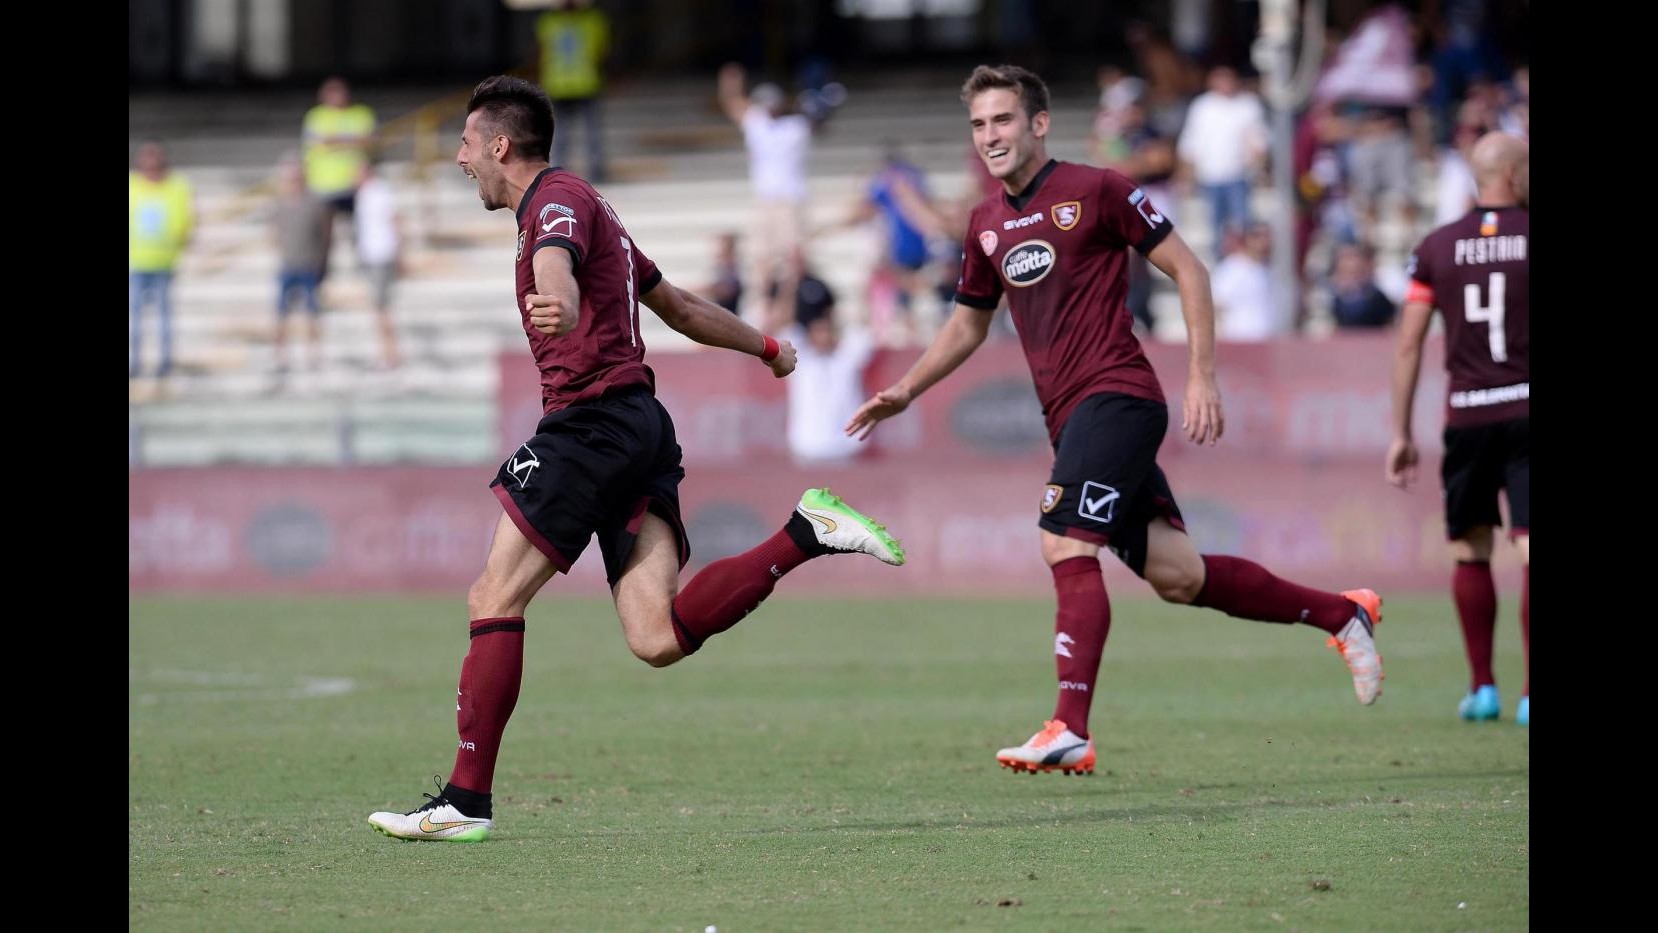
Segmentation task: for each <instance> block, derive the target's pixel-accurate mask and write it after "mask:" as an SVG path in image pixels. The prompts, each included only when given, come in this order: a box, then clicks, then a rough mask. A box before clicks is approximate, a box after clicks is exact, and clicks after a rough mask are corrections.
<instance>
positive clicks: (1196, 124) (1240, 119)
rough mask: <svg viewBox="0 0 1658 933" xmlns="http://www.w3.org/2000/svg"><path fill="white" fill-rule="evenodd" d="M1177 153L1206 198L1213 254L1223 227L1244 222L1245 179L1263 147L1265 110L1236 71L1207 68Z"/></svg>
mask: <svg viewBox="0 0 1658 933" xmlns="http://www.w3.org/2000/svg"><path fill="white" fill-rule="evenodd" d="M1177 151H1178V152H1179V154H1180V158H1181V161H1183V162H1185V163H1186V164H1187V165H1188V166H1190V170H1191V174H1192V178H1193V180H1194V181H1196V182H1197V186H1198V190H1199V191H1201V192H1202V193H1203V196H1204V198H1205V199H1207V200H1208V202H1209V207H1210V210H1211V212H1212V215H1213V217H1214V223H1215V232H1214V236H1215V254H1216V255H1217V256H1218V255H1220V254H1221V251H1220V247H1221V243H1222V241H1223V238H1224V236H1225V232H1226V230H1227V228H1231V229H1233V230H1242V229H1243V228H1244V227H1245V226H1247V225H1248V224H1249V179H1250V176H1251V175H1252V174H1253V173H1254V172H1255V171H1256V170H1257V169H1259V168H1260V166H1261V160H1262V159H1263V158H1265V156H1266V151H1267V118H1266V108H1265V107H1263V106H1262V105H1261V99H1260V98H1259V97H1256V96H1255V94H1254V93H1253V92H1251V91H1247V90H1244V88H1243V85H1242V83H1240V82H1239V80H1238V73H1237V72H1236V71H1234V70H1232V69H1231V68H1228V67H1226V66H1225V65H1222V66H1220V67H1217V68H1215V69H1214V70H1213V71H1211V72H1209V90H1208V91H1207V92H1206V93H1203V94H1199V95H1198V96H1197V98H1196V99H1195V100H1193V101H1192V106H1191V109H1189V110H1188V111H1187V112H1186V126H1185V127H1184V128H1183V129H1182V130H1181V131H1180V142H1179V144H1178V146H1177Z"/></svg>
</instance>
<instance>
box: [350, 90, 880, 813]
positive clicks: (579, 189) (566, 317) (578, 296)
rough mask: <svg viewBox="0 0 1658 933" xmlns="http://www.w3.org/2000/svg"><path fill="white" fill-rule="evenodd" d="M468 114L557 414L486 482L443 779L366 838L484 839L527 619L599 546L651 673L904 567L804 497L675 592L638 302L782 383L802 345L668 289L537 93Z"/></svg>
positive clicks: (496, 99) (662, 419)
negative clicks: (752, 621) (795, 589)
mask: <svg viewBox="0 0 1658 933" xmlns="http://www.w3.org/2000/svg"><path fill="white" fill-rule="evenodd" d="M466 113H467V116H466V126H465V129H464V130H463V132H462V135H461V146H460V151H459V152H458V153H457V154H456V156H455V161H456V162H457V163H458V164H459V165H460V167H461V170H462V171H463V172H465V173H466V175H467V177H469V178H472V179H473V180H474V181H476V182H477V185H478V197H479V198H480V199H482V201H483V202H484V207H485V208H486V209H488V210H492V211H493V210H499V209H501V208H503V207H505V208H511V209H512V210H513V212H514V214H515V215H516V217H517V221H518V255H517V258H516V263H517V265H516V281H517V292H518V304H519V307H520V309H521V311H520V313H521V314H522V316H523V322H524V333H525V334H526V335H527V336H528V337H529V341H530V351H531V353H532V354H534V356H535V362H536V365H537V367H538V368H539V369H540V370H541V394H542V400H543V406H542V410H543V417H542V419H541V423H540V424H539V425H537V427H536V434H535V436H534V437H532V438H530V439H529V440H527V441H525V442H524V444H523V445H522V446H521V447H519V448H518V450H516V451H514V452H513V454H512V456H511V457H509V458H508V459H507V461H506V462H505V463H503V464H501V468H500V471H499V472H498V473H497V475H496V477H495V480H494V482H492V483H491V484H490V485H491V487H492V488H493V489H494V492H495V496H496V498H497V499H499V500H500V502H501V507H502V509H503V510H504V511H505V514H504V515H502V516H501V519H500V521H499V523H498V524H497V525H496V528H495V539H494V541H493V543H492V544H491V545H490V551H489V556H488V558H487V559H486V561H485V565H484V571H483V574H482V575H481V576H479V577H478V580H477V582H475V583H473V584H472V589H471V591H470V592H469V593H468V594H467V609H468V611H469V612H470V613H471V617H472V622H471V642H470V649H469V650H468V652H467V655H466V660H465V662H464V663H463V664H462V665H461V675H460V687H459V689H458V691H457V697H456V702H455V719H456V721H457V724H458V730H459V732H460V744H459V747H458V749H457V750H456V752H455V768H454V771H453V772H452V773H451V775H450V778H449V783H448V784H446V785H442V786H441V788H440V790H439V792H438V795H437V796H436V797H433V796H432V795H431V794H427V795H426V796H427V797H428V798H429V799H428V800H427V802H426V803H425V804H423V805H422V806H420V807H418V808H416V809H414V810H411V811H409V812H407V813H386V812H381V813H375V814H372V815H371V816H370V817H369V823H371V824H372V825H373V826H374V827H375V828H376V829H378V830H380V831H381V832H383V833H386V834H387V835H390V836H395V837H398V838H401V839H439V840H450V841H466V842H470V841H477V840H481V839H483V838H484V837H486V836H488V835H489V833H490V832H491V830H493V828H494V825H495V824H494V822H493V813H492V812H491V802H490V790H491V785H492V784H493V782H494V778H495V760H496V756H497V755H498V754H499V753H500V747H501V736H502V733H503V732H504V731H505V729H506V725H507V719H508V718H509V717H510V716H511V715H512V710H513V707H514V705H516V703H517V702H518V688H519V684H520V682H521V681H522V679H523V673H524V610H525V608H526V607H527V606H528V605H529V603H530V600H531V599H532V598H534V596H535V594H536V593H537V592H538V591H539V590H540V589H541V587H542V586H543V585H544V584H545V583H546V582H547V581H548V580H550V579H552V577H553V575H554V574H555V573H557V572H559V571H561V570H562V571H569V569H570V566H571V565H572V564H574V563H575V562H576V559H577V558H578V557H580V556H581V552H582V550H583V549H584V548H586V546H587V541H588V539H589V538H590V537H592V536H593V535H595V534H597V535H598V540H599V551H600V553H601V554H602V555H603V557H604V565H605V574H606V577H607V578H608V579H609V581H610V587H611V592H612V594H613V595H614V596H615V600H616V613H617V615H618V616H619V617H620V618H621V622H622V632H623V634H624V635H625V636H626V638H627V643H628V647H629V648H630V649H632V650H633V653H634V654H635V655H637V656H638V657H639V658H640V659H641V660H643V661H645V662H646V663H647V664H650V665H651V666H652V667H666V666H667V665H669V664H673V663H674V662H676V661H679V660H680V659H682V658H684V657H685V656H686V655H689V654H691V653H693V652H695V651H696V650H697V649H698V648H700V647H702V644H703V642H705V641H707V640H708V639H709V638H711V637H713V636H714V635H717V634H719V633H720V632H723V631H725V630H726V629H728V628H731V627H732V626H733V625H736V624H737V623H738V622H739V621H740V620H741V619H742V618H743V617H744V616H746V615H748V614H749V612H751V611H753V610H754V608H755V607H756V606H758V605H759V604H760V602H761V601H762V600H764V599H765V598H766V597H767V596H768V595H770V594H771V591H772V587H773V586H774V585H775V584H776V583H777V581H778V580H779V579H780V578H782V577H783V575H784V574H787V573H788V572H789V571H791V570H793V569H794V568H796V567H798V566H800V565H801V564H803V563H805V562H806V561H808V560H811V559H812V558H814V557H819V556H822V555H825V554H833V553H863V554H869V555H871V556H873V557H875V558H877V559H879V560H881V561H883V562H885V563H888V564H893V565H898V564H902V563H903V562H904V551H903V549H902V548H901V547H900V546H899V544H898V542H897V541H895V540H894V539H893V538H892V536H891V535H889V534H887V532H886V530H885V529H883V528H882V527H881V526H880V525H878V524H876V523H875V522H873V521H871V520H870V519H869V518H867V517H865V516H864V515H862V514H860V513H858V512H857V511H856V510H854V509H853V508H852V507H851V506H849V505H847V504H846V503H845V502H842V501H841V500H840V499H839V498H837V497H835V496H832V495H830V494H829V491H828V490H827V489H808V490H807V491H806V492H805V494H804V495H803V496H801V499H800V503H799V505H797V506H796V508H795V510H794V512H793V513H791V514H790V516H789V520H788V522H787V523H786V524H785V525H784V526H783V528H782V529H780V530H779V531H778V532H777V533H776V534H774V535H772V536H771V537H770V538H769V539H767V540H766V541H764V542H763V543H761V544H759V545H758V546H756V547H754V548H753V549H751V550H749V551H747V552H745V553H743V554H738V555H737V556H735V557H728V558H726V559H724V560H719V561H715V562H714V563H712V564H709V565H708V566H707V567H705V568H703V570H702V572H700V573H698V574H697V575H696V576H695V577H693V578H692V579H691V581H690V582H689V583H687V584H686V586H685V588H684V590H683V591H679V589H678V587H679V583H678V580H679V572H680V570H681V569H682V568H683V567H684V566H685V563H686V561H687V560H688V559H689V557H690V543H689V541H688V540H687V538H686V535H685V527H684V524H683V523H682V522H681V521H680V517H679V483H680V480H681V479H683V478H684V476H685V471H684V470H683V469H681V468H680V450H679V444H678V443H677V442H676V441H675V440H674V425H673V420H672V419H671V418H669V417H668V412H667V411H666V410H665V409H664V408H663V407H662V405H661V404H660V403H659V402H658V401H657V400H656V396H655V394H654V387H655V377H654V375H653V374H652V373H651V370H650V368H649V367H647V366H646V365H645V362H644V358H645V345H644V342H643V341H642V340H641V339H640V336H639V307H638V302H639V301H643V302H644V303H645V304H646V305H647V306H649V307H650V309H651V310H652V311H654V312H655V313H656V314H657V315H658V316H659V317H661V318H662V319H663V321H665V322H667V324H668V325H669V326H670V327H672V328H674V329H675V330H677V331H679V332H680V333H682V334H685V335H686V336H687V337H690V338H691V339H692V340H695V341H697V342H698V343H702V344H706V345H708V346H713V347H724V348H726V349H729V350H737V351H739V352H742V353H748V354H751V355H754V356H758V357H760V359H761V360H762V361H764V362H765V364H766V365H767V366H769V367H771V371H772V373H773V374H775V375H777V376H778V377H782V376H787V375H788V374H789V373H790V371H792V370H793V369H794V365H795V351H794V348H793V347H792V346H790V345H789V344H788V343H786V342H785V343H779V342H778V341H776V340H773V339H772V338H771V337H767V336H765V335H763V334H761V333H760V332H759V331H757V330H755V329H754V328H752V327H749V326H748V325H747V324H744V323H743V322H742V321H741V320H740V319H739V318H737V317H736V316H735V315H733V314H731V313H730V312H728V311H726V310H725V309H723V308H721V307H719V306H718V305H715V304H711V303H709V302H708V301H706V300H704V299H702V298H699V297H697V296H695V295H692V294H690V293H689V292H686V291H684V290H682V289H679V288H677V287H675V286H674V285H672V284H670V283H668V282H667V281H666V280H664V279H663V277H662V273H661V272H660V271H658V270H657V268H656V264H655V263H653V262H651V260H650V259H649V258H648V257H647V256H646V255H645V253H644V252H643V251H642V250H641V249H640V248H639V245H638V244H637V243H635V242H634V241H633V238H632V237H631V236H630V235H629V234H628V231H627V229H626V228H625V227H624V226H623V225H622V220H621V218H620V217H618V216H617V215H616V211H615V210H614V209H612V208H611V206H610V204H609V203H608V202H607V201H606V200H605V199H604V198H603V197H602V196H601V195H600V194H599V193H598V192H597V191H595V190H594V189H593V186H591V185H589V184H588V183H587V182H586V181H583V180H582V179H581V178H579V177H577V176H576V175H573V174H571V173H570V172H567V171H565V170H563V169H560V168H556V167H554V166H551V165H549V164H548V161H547V156H548V152H549V149H550V147H551V145H552V140H553V107H552V104H551V103H550V102H549V101H548V99H547V95H546V94H545V93H544V92H543V91H542V90H541V88H539V87H538V86H536V85H535V84H533V83H531V82H528V81H525V80H522V79H519V78H513V77H506V76H496V77H493V78H488V79H485V80H484V81H483V82H482V83H481V84H479V85H478V87H477V89H476V90H474V91H473V94H472V100H471V102H470V103H468V104H467V108H466ZM676 591H677V592H676Z"/></svg>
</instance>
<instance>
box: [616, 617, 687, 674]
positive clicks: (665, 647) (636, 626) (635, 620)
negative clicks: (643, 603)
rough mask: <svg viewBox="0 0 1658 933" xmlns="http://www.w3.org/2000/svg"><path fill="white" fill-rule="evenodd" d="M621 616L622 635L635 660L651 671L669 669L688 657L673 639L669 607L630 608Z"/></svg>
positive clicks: (676, 639)
mask: <svg viewBox="0 0 1658 933" xmlns="http://www.w3.org/2000/svg"><path fill="white" fill-rule="evenodd" d="M618 608H620V607H618ZM621 616H622V632H623V634H624V635H625V636H626V637H627V643H628V650H629V651H632V652H633V656H634V657H636V658H638V659H639V660H641V661H644V662H645V663H646V664H649V665H650V666H651V667H667V666H668V665H670V664H673V663H675V662H676V661H679V660H680V659H682V658H684V657H685V652H684V651H682V650H681V649H680V647H679V639H678V638H676V637H674V624H673V617H672V616H671V615H670V614H669V611H668V606H667V605H663V606H660V607H652V608H650V609H642V608H638V607H629V608H628V609H627V610H626V611H624V612H622V613H621Z"/></svg>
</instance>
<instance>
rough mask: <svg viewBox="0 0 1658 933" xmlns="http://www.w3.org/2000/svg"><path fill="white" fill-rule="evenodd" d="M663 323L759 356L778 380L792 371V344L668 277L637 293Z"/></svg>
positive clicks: (709, 344) (704, 340)
mask: <svg viewBox="0 0 1658 933" xmlns="http://www.w3.org/2000/svg"><path fill="white" fill-rule="evenodd" d="M640 300H641V301H643V302H644V303H645V307H647V308H650V309H651V310H652V311H654V312H656V316H657V317H659V318H661V319H662V321H663V323H665V324H667V325H668V326H669V327H672V328H673V329H674V330H677V331H679V332H680V333H682V334H684V335H685V336H687V337H689V338H691V339H692V340H695V341H696V342H697V343H700V344H702V345H703V346H707V347H723V348H725V349H727V350H736V351H737V352H739V353H747V354H748V355H750V356H758V357H759V358H760V360H761V361H762V362H764V363H765V364H766V365H767V366H770V367H771V371H772V375H774V376H776V377H778V378H779V379H781V378H783V377H784V376H787V375H788V374H789V373H792V372H794V362H795V353H794V345H793V344H791V343H789V342H788V341H787V340H774V339H772V338H771V337H768V336H766V335H765V334H762V333H760V332H759V331H757V330H755V329H754V328H752V327H750V326H748V325H747V324H745V323H744V322H743V319H742V318H740V317H738V316H737V315H735V314H732V313H731V312H730V311H727V310H725V309H724V308H722V307H720V306H719V305H717V304H714V303H713V302H712V301H709V300H708V299H706V298H703V297H701V296H700V295H693V294H691V293H690V292H688V291H686V290H684V289H683V288H679V287H678V286H676V285H674V284H673V283H672V282H669V281H668V280H667V279H663V280H662V281H660V282H658V283H657V284H656V287H655V288H653V289H651V290H650V291H648V292H646V293H645V294H643V295H641V296H640Z"/></svg>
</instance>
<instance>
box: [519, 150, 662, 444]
mask: <svg viewBox="0 0 1658 933" xmlns="http://www.w3.org/2000/svg"><path fill="white" fill-rule="evenodd" d="M549 246H552V247H559V248H561V249H567V250H569V251H570V258H571V260H572V264H573V265H574V267H575V275H576V285H577V286H578V287H580V289H581V316H580V321H579V322H578V323H577V324H576V327H575V329H574V330H572V331H570V332H569V333H568V334H565V335H564V336H562V337H552V336H549V335H547V334H543V333H542V332H540V331H538V330H536V329H535V328H534V327H533V326H531V324H530V315H529V313H528V312H527V311H525V310H524V299H525V297H526V296H528V295H532V294H535V291H536V289H535V266H534V257H535V251H536V250H538V249H542V248H544V247H549ZM517 263H518V268H517V272H518V313H519V315H520V316H521V317H522V318H523V319H524V333H526V334H528V335H529V338H530V352H531V353H532V354H534V356H535V365H536V367H537V368H539V369H540V370H541V408H542V414H550V413H552V412H554V411H557V410H559V409H560V408H565V407H567V406H569V405H571V404H573V403H575V402H584V401H587V400H589V399H595V398H598V397H600V396H602V395H605V394H606V393H609V392H614V391H616V390H617V389H622V388H626V387H629V386H644V387H645V388H647V389H650V390H652V391H653V392H654V391H655V388H656V378H655V376H654V375H653V374H652V373H651V370H650V367H649V366H646V365H645V341H644V340H643V339H642V338H641V337H640V335H639V296H640V295H643V294H645V293H646V292H648V291H650V290H651V289H653V288H655V287H656V284H657V283H658V282H660V281H662V273H661V272H660V271H658V270H657V268H656V263H654V262H651V261H650V259H649V258H647V257H646V256H645V254H644V253H642V252H640V251H639V247H638V245H637V244H635V243H634V242H633V239H632V238H631V237H629V236H628V232H627V230H626V229H625V228H624V227H623V226H622V221H621V218H619V217H617V216H616V212H615V211H614V210H612V209H611V207H610V204H609V203H608V202H607V201H605V199H604V198H603V197H601V196H600V195H599V193H598V192H597V191H594V190H593V186H592V185H589V184H588V183H587V182H585V181H583V180H582V179H581V178H579V177H577V176H575V175H573V174H571V173H569V172H567V171H564V170H563V169H560V168H549V169H546V170H545V171H543V172H542V173H541V174H540V175H537V176H536V178H535V181H534V182H532V183H531V184H530V187H529V189H528V190H527V191H525V192H524V200H523V201H521V202H519V205H518V257H517Z"/></svg>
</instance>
